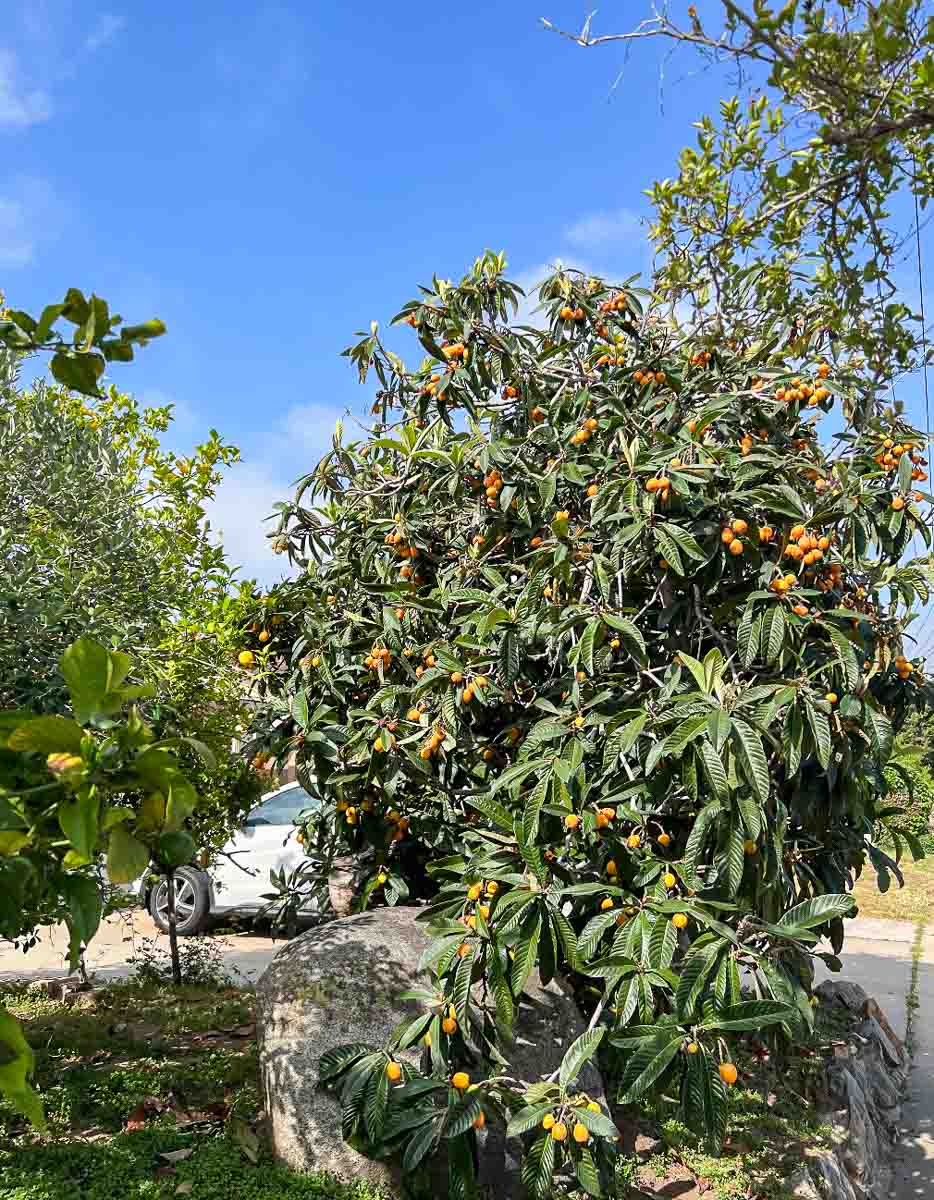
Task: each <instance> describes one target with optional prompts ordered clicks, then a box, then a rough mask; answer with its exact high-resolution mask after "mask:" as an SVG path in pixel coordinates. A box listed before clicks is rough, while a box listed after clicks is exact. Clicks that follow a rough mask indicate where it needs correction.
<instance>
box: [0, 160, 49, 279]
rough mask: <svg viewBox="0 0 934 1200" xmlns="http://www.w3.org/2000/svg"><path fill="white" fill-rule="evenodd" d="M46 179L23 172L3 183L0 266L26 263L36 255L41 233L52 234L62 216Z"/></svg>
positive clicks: (0, 214) (21, 265) (11, 266)
mask: <svg viewBox="0 0 934 1200" xmlns="http://www.w3.org/2000/svg"><path fill="white" fill-rule="evenodd" d="M54 199H55V198H54V196H53V194H52V189H51V188H50V187H49V185H48V184H47V183H46V182H45V180H42V179H37V178H34V177H32V176H25V175H21V176H18V177H16V178H14V179H11V180H9V181H8V182H7V183H6V184H4V185H2V186H0V267H5V268H7V269H9V270H12V269H13V268H16V267H25V266H28V265H29V263H31V262H32V260H33V258H34V257H35V252H36V245H37V243H38V240H39V235H40V234H42V235H44V236H53V235H54V233H55V232H56V228H57V225H58V222H59V221H60V220H61V216H62V211H61V208H60V207H59V206H58V205H56V204H55V203H54Z"/></svg>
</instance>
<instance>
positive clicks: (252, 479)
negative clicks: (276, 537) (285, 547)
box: [207, 460, 291, 584]
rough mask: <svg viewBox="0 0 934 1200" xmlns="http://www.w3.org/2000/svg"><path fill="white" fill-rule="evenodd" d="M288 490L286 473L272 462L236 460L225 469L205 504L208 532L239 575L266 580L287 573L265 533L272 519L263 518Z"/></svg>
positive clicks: (287, 493)
mask: <svg viewBox="0 0 934 1200" xmlns="http://www.w3.org/2000/svg"><path fill="white" fill-rule="evenodd" d="M290 492H291V480H290V478H289V476H288V473H287V472H282V473H279V472H277V470H276V468H275V465H274V464H273V463H269V462H265V461H262V460H259V461H256V462H251V461H247V462H239V463H235V464H234V465H233V466H232V467H231V468H230V470H229V471H228V472H227V474H226V475H225V477H224V479H223V481H222V483H221V485H220V487H219V488H218V489H217V494H216V495H215V497H214V499H213V500H212V501H211V502H210V504H209V505H208V506H207V509H208V520H209V521H210V522H211V532H212V533H214V534H215V535H216V536H217V538H218V540H219V541H221V542H222V543H223V546H224V550H225V551H226V554H227V559H228V561H229V562H231V563H233V564H234V565H235V566H238V567H239V568H240V575H241V577H243V578H251V577H252V578H256V579H259V580H260V581H261V582H262V583H265V584H269V583H274V582H275V581H276V580H277V579H281V578H282V576H283V575H285V574H288V573H289V571H288V562H287V561H286V560H284V559H282V558H279V557H278V556H277V555H275V554H273V552H272V550H271V548H270V544H269V539H268V538H267V537H266V534H267V532H268V531H269V530H270V528H271V527H272V525H273V522H271V521H266V520H265V519H264V518H266V517H268V516H269V515H270V514H271V513H272V512H273V511H274V510H273V505H274V504H276V503H278V502H279V501H281V500H286V499H288V497H289V494H290Z"/></svg>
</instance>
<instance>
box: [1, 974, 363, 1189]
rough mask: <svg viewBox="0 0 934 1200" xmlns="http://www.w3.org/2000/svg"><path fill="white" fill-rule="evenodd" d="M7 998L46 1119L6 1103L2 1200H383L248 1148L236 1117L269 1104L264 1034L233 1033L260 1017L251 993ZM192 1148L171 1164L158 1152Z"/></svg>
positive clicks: (116, 991) (130, 987)
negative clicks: (29, 1054) (260, 1062)
mask: <svg viewBox="0 0 934 1200" xmlns="http://www.w3.org/2000/svg"><path fill="white" fill-rule="evenodd" d="M0 1003H3V1004H4V1005H5V1006H6V1007H7V1008H8V1009H10V1010H11V1011H12V1012H14V1013H15V1014H16V1016H17V1017H18V1018H19V1019H20V1020H21V1021H22V1022H23V1025H24V1028H25V1030H26V1035H27V1038H28V1039H29V1041H30V1044H31V1045H32V1047H33V1049H34V1051H35V1054H36V1078H35V1083H36V1086H37V1087H38V1088H39V1090H40V1092H41V1095H42V1100H43V1104H44V1106H45V1110H46V1115H47V1119H48V1124H49V1129H48V1132H47V1133H46V1134H45V1135H42V1136H37V1135H36V1134H35V1133H34V1131H33V1130H31V1129H30V1128H29V1127H28V1126H27V1125H26V1123H25V1122H24V1121H23V1120H22V1118H21V1117H20V1116H19V1115H18V1114H17V1113H15V1112H14V1111H13V1110H12V1109H11V1108H10V1107H9V1106H8V1105H6V1104H5V1103H4V1102H2V1101H0V1200H76V1198H77V1197H80V1198H81V1200H143V1198H145V1200H168V1198H169V1197H176V1196H178V1197H182V1196H185V1195H188V1194H190V1195H191V1197H192V1200H231V1198H232V1197H236V1198H237V1200H383V1195H382V1193H380V1192H378V1191H376V1190H374V1188H373V1187H372V1186H369V1185H366V1184H364V1183H359V1182H358V1183H352V1182H342V1181H340V1180H338V1179H335V1178H333V1177H330V1176H327V1175H299V1174H295V1173H294V1172H292V1171H289V1170H288V1169H287V1168H284V1167H280V1166H278V1165H276V1164H275V1163H274V1162H273V1161H272V1158H271V1156H270V1154H269V1153H268V1150H267V1149H266V1148H265V1147H264V1146H263V1145H262V1144H261V1145H260V1150H259V1160H258V1162H256V1163H253V1162H251V1161H250V1160H249V1159H248V1158H247V1157H246V1156H245V1154H244V1152H243V1150H242V1149H241V1146H240V1143H239V1142H238V1140H237V1138H236V1137H235V1136H234V1124H233V1122H236V1121H237V1120H245V1121H250V1120H252V1119H253V1118H255V1117H256V1116H257V1114H258V1112H259V1108H260V1102H259V1095H258V1090H257V1063H256V1043H255V1038H254V1037H253V1036H246V1037H241V1036H237V1035H236V1034H235V1033H234V1032H231V1031H232V1030H235V1029H239V1030H240V1032H241V1033H242V1032H245V1027H247V1026H249V1025H250V1024H251V1022H252V996H251V994H250V993H248V992H244V991H238V990H236V989H234V988H221V989H218V988H216V987H213V988H209V987H203V988H197V987H195V988H192V987H188V988H182V989H179V990H176V989H172V988H167V987H158V986H155V985H150V986H140V985H138V984H122V985H115V986H113V987H112V988H109V989H107V990H105V991H103V992H101V993H97V994H96V995H95V1000H94V1007H93V1009H90V1010H82V1009H81V1008H79V1007H74V1008H68V1007H65V1006H63V1005H62V1004H60V1003H58V1002H54V1001H51V1000H49V999H47V998H41V997H37V996H35V995H32V994H30V993H27V992H25V991H22V990H16V991H7V992H5V993H0ZM79 1003H80V1002H79ZM124 1026H126V1028H124ZM225 1030H226V1031H228V1032H226V1033H223V1031H225ZM208 1031H216V1032H222V1033H223V1036H222V1037H221V1038H209V1039H205V1038H203V1037H201V1036H200V1035H202V1034H204V1033H205V1032H208ZM134 1033H135V1034H136V1036H134ZM160 1109H161V1111H160ZM129 1118H134V1120H135V1122H136V1123H138V1124H139V1125H140V1126H141V1127H140V1128H138V1129H132V1130H127V1129H126V1128H125V1126H126V1124H127V1121H128V1119H129ZM186 1120H187V1121H189V1122H190V1121H197V1122H199V1123H198V1124H197V1125H195V1126H190V1127H189V1128H188V1129H186V1126H185V1124H184V1122H185V1121H186ZM186 1149H190V1150H192V1154H191V1156H190V1157H189V1158H186V1159H185V1160H184V1161H180V1162H178V1163H175V1164H172V1165H171V1166H169V1164H167V1163H166V1161H165V1160H164V1159H161V1158H160V1157H159V1156H160V1154H162V1153H164V1152H166V1151H173V1150H186ZM189 1184H190V1187H189V1186H188V1185H189ZM180 1187H181V1191H179V1188H180Z"/></svg>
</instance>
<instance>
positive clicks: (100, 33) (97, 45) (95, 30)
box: [84, 12, 126, 54]
mask: <svg viewBox="0 0 934 1200" xmlns="http://www.w3.org/2000/svg"><path fill="white" fill-rule="evenodd" d="M125 26H126V17H122V16H120V15H119V13H111V12H108V13H102V14H101V15H100V16H99V17H98V19H97V21H96V23H95V24H94V25H93V26H92V28H91V32H90V33H89V34H88V35H87V37H86V38H85V39H84V48H85V50H87V52H88V53H89V54H96V53H97V51H98V50H102V49H103V48H104V47H105V46H107V45H108V44H109V43H110V42H112V41H113V40H114V38H115V37H116V36H117V34H118V33H120V31H121V30H122V29H123V28H124V27H125Z"/></svg>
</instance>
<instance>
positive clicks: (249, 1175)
mask: <svg viewBox="0 0 934 1200" xmlns="http://www.w3.org/2000/svg"><path fill="white" fill-rule="evenodd" d="M0 1002H2V1003H4V1004H5V1005H6V1006H7V1007H8V1008H10V1009H11V1010H12V1011H13V1012H15V1013H16V1015H17V1016H18V1017H19V1019H20V1020H21V1021H22V1022H23V1023H24V1026H25V1029H26V1031H27V1036H28V1038H29V1041H30V1042H31V1044H32V1046H33V1047H34V1049H35V1051H36V1059H37V1079H36V1082H37V1084H38V1086H39V1088H40V1089H41V1092H42V1099H43V1103H44V1105H45V1109H46V1113H47V1115H48V1121H49V1131H48V1133H47V1135H45V1136H44V1137H41V1138H40V1137H37V1136H36V1135H35V1134H34V1133H33V1132H32V1131H30V1130H29V1129H28V1128H27V1127H26V1126H25V1124H24V1122H23V1121H22V1120H21V1119H20V1118H19V1117H18V1116H17V1115H16V1114H15V1113H14V1112H13V1111H12V1109H10V1108H8V1107H6V1106H4V1104H3V1103H2V1102H0V1200H75V1198H76V1197H80V1200H168V1198H169V1197H173V1198H175V1197H184V1196H187V1195H190V1196H191V1198H192V1200H232V1198H233V1197H236V1198H237V1200H382V1197H380V1196H379V1194H378V1193H377V1192H375V1191H374V1190H373V1189H372V1188H371V1187H368V1186H367V1185H364V1184H362V1183H357V1184H346V1183H341V1182H339V1181H337V1180H335V1179H332V1178H329V1177H327V1176H316V1177H311V1176H302V1175H296V1174H293V1173H292V1172H290V1171H288V1170H286V1169H284V1168H282V1167H277V1166H275V1165H274V1164H273V1162H272V1160H271V1158H270V1156H269V1154H268V1152H267V1150H266V1149H265V1148H264V1146H263V1143H262V1138H261V1137H260V1138H259V1140H258V1142H257V1140H256V1139H254V1137H253V1135H252V1131H253V1129H254V1122H255V1120H256V1118H257V1116H258V1113H259V1109H260V1099H259V1095H258V1093H257V1086H256V1042H255V1030H254V1026H253V1017H252V996H251V995H250V993H249V992H245V991H239V990H237V989H235V988H230V987H218V986H217V985H216V984H211V985H206V986H203V987H186V988H183V989H181V990H180V991H175V990H174V989H171V988H168V987H166V986H165V985H161V984H158V983H150V984H145V985H143V984H139V983H133V984H119V985H114V986H113V987H110V988H108V989H106V990H104V991H102V992H98V993H95V994H94V995H93V997H91V996H79V997H78V998H77V1000H76V1002H75V1003H74V1005H71V1006H66V1005H63V1004H61V1003H59V1002H54V1001H51V1000H49V999H47V998H44V997H38V996H36V995H35V994H34V993H28V992H26V991H25V990H18V991H11V992H7V993H5V994H4V993H0ZM749 1067H750V1073H749V1075H748V1076H747V1077H746V1078H747V1082H748V1083H750V1084H754V1085H755V1088H756V1089H757V1090H750V1091H741V1090H740V1089H739V1088H737V1089H735V1090H734V1092H733V1093H732V1095H731V1119H730V1125H729V1137H728V1140H727V1143H726V1146H725V1150H724V1153H723V1155H722V1156H721V1157H718V1158H714V1157H712V1156H711V1155H709V1154H707V1153H706V1152H705V1151H704V1150H703V1149H702V1148H700V1147H699V1144H698V1141H697V1139H696V1138H695V1137H694V1136H693V1135H692V1134H690V1133H689V1132H688V1131H687V1130H686V1129H685V1128H684V1127H683V1126H682V1125H680V1124H679V1123H678V1122H677V1121H676V1120H674V1119H673V1118H672V1117H671V1114H670V1112H667V1111H664V1110H662V1109H659V1110H658V1111H656V1112H652V1113H645V1114H644V1116H645V1117H646V1118H647V1120H648V1123H649V1124H650V1125H651V1128H652V1130H653V1133H654V1136H656V1137H657V1138H659V1139H660V1144H659V1145H658V1147H657V1152H656V1153H655V1154H654V1156H653V1157H652V1158H651V1159H650V1160H649V1161H648V1162H646V1163H643V1164H641V1165H640V1164H638V1163H637V1162H636V1161H635V1160H633V1159H629V1160H626V1161H625V1162H624V1163H623V1164H622V1167H621V1171H620V1175H619V1190H618V1193H617V1197H616V1198H615V1200H629V1198H630V1197H637V1196H644V1195H646V1194H648V1195H656V1196H659V1197H661V1196H678V1197H683V1200H691V1198H692V1197H695V1196H700V1195H701V1194H702V1195H703V1198H704V1200H740V1198H741V1197H755V1200H774V1198H776V1197H779V1196H782V1195H784V1192H783V1191H782V1188H781V1181H782V1179H784V1178H786V1177H787V1174H788V1171H789V1169H790V1167H791V1166H794V1165H796V1164H797V1163H798V1162H800V1155H801V1153H802V1147H803V1146H816V1145H821V1144H824V1141H825V1138H826V1132H827V1131H826V1130H823V1129H822V1128H820V1127H819V1126H818V1124H817V1123H816V1122H815V1121H814V1118H813V1115H812V1113H811V1110H810V1109H809V1108H808V1106H807V1105H806V1104H805V1103H803V1102H802V1101H801V1099H800V1098H799V1097H798V1096H797V1095H795V1093H794V1091H793V1090H792V1089H790V1088H789V1086H787V1079H784V1080H783V1079H781V1078H780V1077H779V1073H778V1072H775V1073H774V1078H773V1077H772V1075H771V1074H770V1072H769V1069H768V1067H767V1066H766V1067H762V1066H759V1067H755V1066H754V1065H753V1064H751V1063H750V1064H749ZM259 1131H260V1134H261V1127H259ZM335 1136H340V1134H339V1130H335ZM177 1151H182V1152H183V1153H182V1155H181V1156H177V1157H176V1160H175V1161H173V1156H175V1152H177ZM166 1155H169V1157H168V1158H167V1157H166ZM254 1158H255V1160H256V1161H255V1162H254V1161H253V1159H254ZM575 1200H583V1197H577V1198H575Z"/></svg>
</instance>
